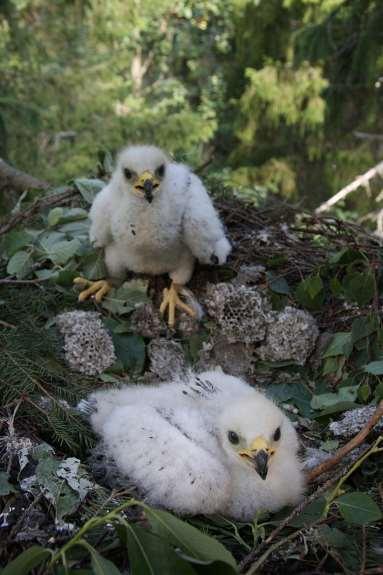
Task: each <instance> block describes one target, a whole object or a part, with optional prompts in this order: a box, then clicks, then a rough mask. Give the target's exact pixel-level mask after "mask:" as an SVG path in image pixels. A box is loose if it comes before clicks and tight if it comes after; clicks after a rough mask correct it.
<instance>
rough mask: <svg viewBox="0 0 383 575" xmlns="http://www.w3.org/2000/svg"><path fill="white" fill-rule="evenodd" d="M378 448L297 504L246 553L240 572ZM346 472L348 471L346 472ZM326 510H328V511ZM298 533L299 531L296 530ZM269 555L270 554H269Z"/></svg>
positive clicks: (330, 501)
mask: <svg viewBox="0 0 383 575" xmlns="http://www.w3.org/2000/svg"><path fill="white" fill-rule="evenodd" d="M376 450H377V447H376V445H375V446H373V447H372V448H370V447H367V448H366V449H365V451H364V452H363V453H362V455H361V457H360V458H359V460H358V461H357V462H356V463H355V462H353V463H352V464H350V465H345V466H343V467H342V468H341V469H339V470H338V471H337V472H335V473H334V474H333V475H332V476H331V477H330V478H329V479H328V480H327V481H326V482H325V483H323V484H322V485H321V486H320V487H318V489H317V490H316V491H314V493H312V494H311V495H309V496H308V497H306V498H305V499H304V500H303V501H301V503H299V505H297V506H296V507H294V509H293V510H292V511H291V513H289V515H288V516H287V517H285V519H283V521H281V523H280V524H279V525H278V527H276V528H275V529H274V530H273V531H272V532H271V533H270V535H269V536H268V537H267V539H265V541H263V543H261V545H259V546H258V547H257V548H255V549H253V550H252V551H251V552H250V553H249V554H248V555H246V556H245V557H244V558H243V559H242V561H241V563H240V564H239V571H240V573H246V575H248V572H246V568H247V567H248V566H249V565H250V564H252V563H253V561H255V560H256V558H257V557H258V556H259V554H260V553H262V552H263V551H264V549H265V548H266V547H267V546H268V545H269V544H270V543H271V542H272V541H274V539H275V538H276V537H277V536H278V535H279V534H280V533H281V531H283V529H284V528H285V527H287V525H288V524H289V523H290V522H291V521H292V520H293V519H295V517H297V516H298V515H300V514H301V513H302V511H304V509H306V507H308V506H309V505H310V504H311V503H312V502H313V501H315V500H316V499H317V498H318V497H319V496H321V495H323V494H324V493H326V491H328V489H329V488H330V487H331V485H332V484H333V483H335V481H338V480H339V479H340V480H342V479H347V478H348V477H349V476H350V475H351V474H352V473H353V472H354V471H355V469H357V467H359V465H361V463H363V461H364V460H365V459H366V458H367V457H369V455H370V454H371V453H375V452H376ZM345 472H346V473H345ZM338 489H339V483H338V485H337V486H336V488H335V489H334V491H333V493H332V495H330V497H329V498H328V499H329V500H328V502H327V505H326V510H327V511H328V508H329V507H330V505H331V503H332V501H333V499H334V496H335V495H336V493H337V492H338ZM327 511H326V512H327ZM295 533H297V532H295ZM268 555H269V554H268Z"/></svg>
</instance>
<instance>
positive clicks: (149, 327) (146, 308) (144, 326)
mask: <svg viewBox="0 0 383 575" xmlns="http://www.w3.org/2000/svg"><path fill="white" fill-rule="evenodd" d="M130 323H131V328H132V331H133V332H134V333H137V334H138V335H141V336H142V337H151V338H152V337H160V336H161V335H163V334H164V333H166V329H167V328H166V324H165V322H164V321H163V319H162V318H161V316H160V314H159V312H158V310H157V309H156V308H155V307H154V306H153V304H152V303H147V304H145V305H142V306H140V307H139V308H138V309H136V310H135V311H134V312H133V313H132V315H131V317H130Z"/></svg>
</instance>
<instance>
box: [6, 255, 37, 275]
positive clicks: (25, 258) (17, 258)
mask: <svg viewBox="0 0 383 575" xmlns="http://www.w3.org/2000/svg"><path fill="white" fill-rule="evenodd" d="M31 270H32V255H31V254H30V253H28V252H24V251H20V252H16V253H15V254H14V255H13V256H12V257H11V259H10V260H9V262H8V265H7V273H8V274H9V275H11V276H14V275H15V276H16V277H17V278H18V279H23V278H25V277H27V275H28V274H29V273H30V272H31Z"/></svg>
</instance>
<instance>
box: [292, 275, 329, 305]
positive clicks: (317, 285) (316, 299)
mask: <svg viewBox="0 0 383 575" xmlns="http://www.w3.org/2000/svg"><path fill="white" fill-rule="evenodd" d="M295 298H296V299H297V301H298V302H299V303H300V304H301V305H302V306H303V307H306V308H308V309H312V310H315V309H319V308H320V307H321V305H322V304H323V302H324V298H325V292H324V286H323V281H322V278H321V277H320V275H319V274H316V275H312V276H309V277H308V278H306V279H304V280H303V281H301V282H300V284H298V287H297V288H296V290H295Z"/></svg>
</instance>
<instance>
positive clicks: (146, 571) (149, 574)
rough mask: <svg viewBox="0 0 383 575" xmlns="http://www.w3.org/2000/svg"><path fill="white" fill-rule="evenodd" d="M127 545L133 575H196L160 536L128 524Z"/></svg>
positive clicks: (126, 527)
mask: <svg viewBox="0 0 383 575" xmlns="http://www.w3.org/2000/svg"><path fill="white" fill-rule="evenodd" d="M125 529H126V545H127V547H128V553H129V566H130V570H129V572H130V573H131V575H165V574H166V573H169V574H171V573H174V574H177V575H178V574H179V575H195V571H194V569H193V568H192V567H191V566H190V565H189V564H188V563H187V562H186V561H184V560H183V559H181V558H180V557H179V556H178V555H177V554H176V552H175V551H174V549H173V548H172V547H171V546H170V545H169V544H168V543H167V542H166V541H164V540H163V539H161V538H160V537H159V536H158V535H155V534H154V533H151V532H150V531H148V530H147V529H143V528H142V527H139V526H138V525H131V524H126V526H125Z"/></svg>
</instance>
